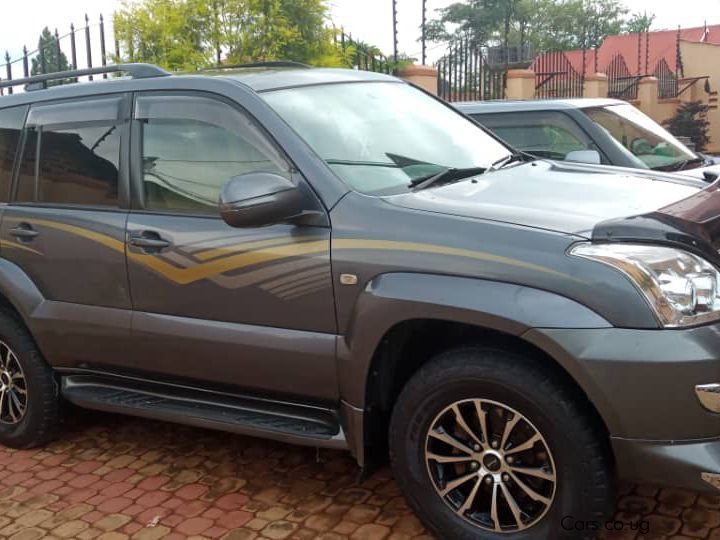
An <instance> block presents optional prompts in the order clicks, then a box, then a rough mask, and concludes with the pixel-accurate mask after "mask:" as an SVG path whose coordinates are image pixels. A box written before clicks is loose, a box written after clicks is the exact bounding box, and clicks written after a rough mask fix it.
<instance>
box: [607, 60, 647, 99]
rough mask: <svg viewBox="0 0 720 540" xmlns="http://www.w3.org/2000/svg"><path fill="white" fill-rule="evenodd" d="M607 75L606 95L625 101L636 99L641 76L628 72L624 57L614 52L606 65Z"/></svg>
mask: <svg viewBox="0 0 720 540" xmlns="http://www.w3.org/2000/svg"><path fill="white" fill-rule="evenodd" d="M607 76H608V97H611V98H617V99H624V100H627V101H629V100H633V99H637V95H638V87H639V86H640V79H642V78H643V76H642V75H640V74H636V75H633V74H632V73H630V69H628V67H627V63H626V62H625V58H624V57H623V56H622V55H621V54H616V55H615V56H613V57H612V60H610V63H609V64H608V67H607Z"/></svg>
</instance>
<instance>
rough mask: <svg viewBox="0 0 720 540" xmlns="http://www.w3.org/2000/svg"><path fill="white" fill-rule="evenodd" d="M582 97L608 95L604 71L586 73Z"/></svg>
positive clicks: (606, 78)
mask: <svg viewBox="0 0 720 540" xmlns="http://www.w3.org/2000/svg"><path fill="white" fill-rule="evenodd" d="M583 97H586V98H606V97H608V76H607V75H605V74H604V73H588V74H587V75H585V83H584V84H583Z"/></svg>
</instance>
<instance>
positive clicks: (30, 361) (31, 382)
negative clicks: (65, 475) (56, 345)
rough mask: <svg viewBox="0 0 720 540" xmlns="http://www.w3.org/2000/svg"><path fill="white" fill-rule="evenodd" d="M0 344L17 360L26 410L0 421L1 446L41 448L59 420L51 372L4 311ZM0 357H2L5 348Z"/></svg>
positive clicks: (20, 327) (29, 338)
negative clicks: (14, 419) (15, 418)
mask: <svg viewBox="0 0 720 540" xmlns="http://www.w3.org/2000/svg"><path fill="white" fill-rule="evenodd" d="M0 343H2V344H5V345H6V346H7V347H9V348H10V349H11V350H12V352H13V353H14V355H15V357H16V358H17V361H18V363H19V364H20V367H21V368H22V372H23V375H24V377H25V390H26V392H27V394H26V396H27V402H26V408H25V412H24V414H23V415H22V417H21V418H20V420H19V421H18V422H16V423H7V422H3V421H0V444H3V445H5V446H9V447H11V448H33V447H37V446H42V445H44V444H46V443H48V442H50V441H51V440H53V439H54V438H55V436H56V433H57V431H58V429H59V426H60V421H61V398H60V395H59V391H58V385H57V383H56V381H55V377H54V374H53V370H52V369H51V368H50V366H48V365H47V363H46V362H45V360H44V359H43V357H42V355H41V354H40V351H39V350H38V348H37V346H36V345H35V342H34V340H33V339H32V336H31V335H30V333H29V332H28V331H27V329H26V328H25V326H24V325H23V324H22V323H21V322H19V321H18V320H17V319H16V318H15V316H14V315H13V314H10V313H8V312H7V311H0ZM0 348H1V347H0ZM2 354H5V349H4V348H2ZM3 410H6V409H2V410H0V414H2V411H3ZM6 416H7V415H6Z"/></svg>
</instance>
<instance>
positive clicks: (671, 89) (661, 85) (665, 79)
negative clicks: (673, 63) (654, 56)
mask: <svg viewBox="0 0 720 540" xmlns="http://www.w3.org/2000/svg"><path fill="white" fill-rule="evenodd" d="M653 76H654V77H657V80H658V98H660V99H667V98H674V97H677V95H678V76H677V73H676V72H675V71H673V70H671V69H670V66H668V63H667V62H666V61H665V59H664V58H661V59H660V60H658V62H657V64H655V71H654V72H653Z"/></svg>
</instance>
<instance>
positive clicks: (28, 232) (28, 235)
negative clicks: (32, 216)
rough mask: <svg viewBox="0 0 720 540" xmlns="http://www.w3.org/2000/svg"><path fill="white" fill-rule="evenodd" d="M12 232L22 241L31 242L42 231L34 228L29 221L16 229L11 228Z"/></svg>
mask: <svg viewBox="0 0 720 540" xmlns="http://www.w3.org/2000/svg"><path fill="white" fill-rule="evenodd" d="M10 234H11V235H12V236H14V237H15V238H17V239H18V240H20V241H22V242H30V241H31V240H33V239H34V238H35V237H36V236H38V235H39V234H40V233H39V232H37V231H36V230H34V229H33V228H32V226H31V225H30V224H28V223H21V224H20V225H18V226H17V227H15V228H14V229H10Z"/></svg>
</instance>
